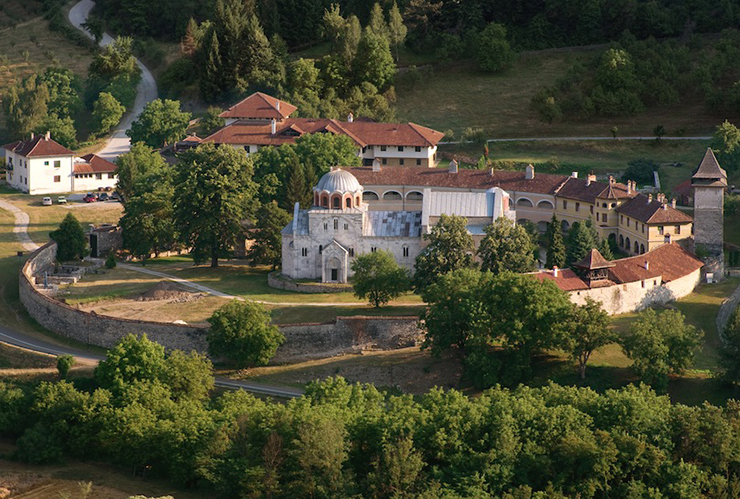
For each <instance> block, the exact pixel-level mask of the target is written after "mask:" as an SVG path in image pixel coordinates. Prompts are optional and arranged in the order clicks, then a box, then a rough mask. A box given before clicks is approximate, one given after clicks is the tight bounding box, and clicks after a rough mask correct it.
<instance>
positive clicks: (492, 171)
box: [491, 167, 496, 177]
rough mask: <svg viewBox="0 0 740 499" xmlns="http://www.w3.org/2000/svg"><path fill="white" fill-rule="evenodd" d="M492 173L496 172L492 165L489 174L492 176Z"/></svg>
mask: <svg viewBox="0 0 740 499" xmlns="http://www.w3.org/2000/svg"><path fill="white" fill-rule="evenodd" d="M494 173H496V171H495V170H494V168H493V167H491V176H492V177H493V175H494Z"/></svg>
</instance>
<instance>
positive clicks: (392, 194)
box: [383, 191, 403, 201]
mask: <svg viewBox="0 0 740 499" xmlns="http://www.w3.org/2000/svg"><path fill="white" fill-rule="evenodd" d="M383 199H384V200H386V201H397V200H400V199H403V196H401V195H400V194H399V193H397V192H396V191H388V192H386V193H385V194H383Z"/></svg>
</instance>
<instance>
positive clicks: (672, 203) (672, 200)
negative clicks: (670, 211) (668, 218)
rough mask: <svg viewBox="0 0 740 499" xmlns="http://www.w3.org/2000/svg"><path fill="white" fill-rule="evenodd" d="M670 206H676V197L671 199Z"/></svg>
mask: <svg viewBox="0 0 740 499" xmlns="http://www.w3.org/2000/svg"><path fill="white" fill-rule="evenodd" d="M671 208H674V209H675V208H676V198H673V199H671Z"/></svg>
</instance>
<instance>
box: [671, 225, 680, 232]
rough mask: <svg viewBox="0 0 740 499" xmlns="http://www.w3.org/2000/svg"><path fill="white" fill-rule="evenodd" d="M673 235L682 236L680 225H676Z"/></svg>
mask: <svg viewBox="0 0 740 499" xmlns="http://www.w3.org/2000/svg"><path fill="white" fill-rule="evenodd" d="M673 233H674V234H680V233H681V226H680V225H675V226H674V227H673Z"/></svg>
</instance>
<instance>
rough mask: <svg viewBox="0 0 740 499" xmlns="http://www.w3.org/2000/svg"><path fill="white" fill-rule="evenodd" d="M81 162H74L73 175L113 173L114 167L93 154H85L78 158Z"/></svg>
mask: <svg viewBox="0 0 740 499" xmlns="http://www.w3.org/2000/svg"><path fill="white" fill-rule="evenodd" d="M80 159H81V160H83V161H82V162H75V164H74V173H113V172H114V171H116V165H115V164H113V163H111V162H110V161H108V160H105V159H103V158H101V157H100V156H96V155H95V154H85V155H84V156H81V157H80Z"/></svg>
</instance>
